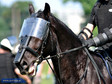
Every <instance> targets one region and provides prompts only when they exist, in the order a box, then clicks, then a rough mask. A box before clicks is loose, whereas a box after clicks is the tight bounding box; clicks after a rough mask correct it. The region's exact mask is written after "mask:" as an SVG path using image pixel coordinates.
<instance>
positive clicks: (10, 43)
mask: <svg viewBox="0 0 112 84" xmlns="http://www.w3.org/2000/svg"><path fill="white" fill-rule="evenodd" d="M16 43H17V38H16V37H15V36H9V37H7V38H4V39H3V40H2V41H1V43H0V45H1V46H3V47H5V48H8V49H9V50H10V51H12V50H13V49H14V46H15V45H16Z"/></svg>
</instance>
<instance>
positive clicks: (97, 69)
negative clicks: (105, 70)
mask: <svg viewBox="0 0 112 84" xmlns="http://www.w3.org/2000/svg"><path fill="white" fill-rule="evenodd" d="M49 33H50V35H51V37H53V35H52V32H51V31H50V28H49V27H48V30H47V31H46V34H45V37H44V38H43V42H42V45H41V53H40V54H38V53H37V51H38V50H36V51H35V50H33V49H32V48H30V47H28V46H27V45H25V44H23V45H21V46H20V49H19V52H21V50H24V51H28V52H30V53H31V54H33V55H34V56H36V57H38V58H37V60H36V62H37V64H40V63H41V62H42V61H43V60H46V61H47V63H48V65H49V67H50V68H51V70H52V71H53V73H54V75H55V76H56V78H57V81H58V82H59V83H60V84H63V82H62V80H61V77H58V76H57V74H56V72H55V70H54V69H53V68H52V67H51V65H50V63H49V61H48V59H51V58H54V57H57V58H58V65H60V61H59V59H60V57H61V56H62V54H65V53H66V54H67V53H70V52H73V51H77V50H79V49H84V51H85V52H86V53H87V55H88V59H90V60H91V62H92V64H93V66H94V68H95V70H96V72H97V76H98V79H99V83H100V84H101V79H100V77H101V78H102V80H103V82H104V84H106V83H105V80H104V77H103V75H102V73H101V72H100V70H99V68H98V66H97V64H96V62H95V61H94V59H93V57H92V56H91V55H90V53H89V51H88V49H87V48H86V46H87V45H84V44H83V45H82V46H80V47H77V48H73V49H70V50H68V51H65V52H59V53H57V54H56V55H53V56H50V57H43V56H42V54H43V50H44V48H45V46H46V42H47V38H48V35H49ZM29 40H30V37H27V36H26V40H24V41H25V42H28V41H29ZM52 44H53V43H52ZM17 58H18V57H17ZM21 58H22V56H20V58H19V60H20V59H21ZM15 61H18V60H16V59H15ZM88 64H89V61H88V60H87V62H86V67H85V71H84V73H83V75H82V76H81V77H80V80H79V81H78V82H77V83H76V84H80V83H81V80H82V79H83V78H84V77H85V76H86V74H87V68H88ZM59 73H61V72H60V66H59ZM59 75H60V74H59Z"/></svg>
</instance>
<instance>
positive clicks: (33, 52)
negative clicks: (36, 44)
mask: <svg viewBox="0 0 112 84" xmlns="http://www.w3.org/2000/svg"><path fill="white" fill-rule="evenodd" d="M22 48H24V49H26V51H29V52H30V53H31V54H33V55H34V56H36V57H38V56H39V54H38V53H37V52H36V51H34V50H33V49H32V48H30V47H28V46H22Z"/></svg>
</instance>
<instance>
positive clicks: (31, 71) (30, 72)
mask: <svg viewBox="0 0 112 84" xmlns="http://www.w3.org/2000/svg"><path fill="white" fill-rule="evenodd" d="M36 72H37V63H36V62H35V63H34V64H33V65H31V66H30V67H29V70H28V75H30V76H35V75H36Z"/></svg>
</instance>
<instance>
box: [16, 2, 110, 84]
mask: <svg viewBox="0 0 112 84" xmlns="http://www.w3.org/2000/svg"><path fill="white" fill-rule="evenodd" d="M29 12H30V15H31V16H32V17H36V18H42V19H44V20H46V21H49V22H50V24H49V25H48V26H49V28H48V31H46V33H45V35H44V38H42V39H40V38H36V37H33V36H30V37H27V36H26V37H27V39H26V37H25V38H24V37H23V38H22V39H21V42H27V45H25V43H23V44H20V50H19V52H18V53H19V54H17V56H16V58H15V63H16V65H17V67H18V68H19V69H20V70H21V72H24V73H28V71H29V74H33V73H34V72H35V68H36V64H38V63H41V61H42V60H44V59H46V57H47V56H48V55H50V56H54V57H52V58H51V59H52V62H53V66H54V71H55V72H56V79H58V80H57V83H58V84H76V83H77V84H78V81H79V80H81V76H82V75H83V74H84V76H83V77H82V80H81V81H80V84H100V83H101V84H104V83H103V81H102V78H101V75H99V77H98V75H97V71H96V69H95V68H94V66H93V64H92V62H91V60H88V55H87V54H86V52H85V51H84V49H83V48H81V49H79V50H76V51H73V52H69V53H65V54H59V53H61V52H65V51H68V50H70V49H73V48H77V47H78V48H79V47H80V46H82V43H81V42H80V40H79V39H78V37H77V36H76V35H75V34H74V33H73V32H72V31H71V30H70V29H69V28H68V27H67V26H66V25H65V24H64V23H63V22H61V21H60V20H59V19H57V18H56V17H55V16H53V14H51V12H50V6H49V4H47V3H46V4H45V8H44V10H43V11H38V12H37V13H35V11H34V7H33V5H31V4H30V6H29ZM74 24H75V23H74ZM38 31H39V30H38ZM23 45H25V46H24V47H23ZM26 46H28V47H26ZM22 51H24V53H23V54H22V55H21V52H22ZM35 52H36V53H35ZM37 53H38V54H37ZM91 55H92V57H93V58H94V60H95V62H96V64H97V66H98V68H99V69H100V72H101V73H102V75H103V78H104V80H105V82H106V84H111V83H112V80H111V78H110V77H109V74H108V72H107V70H106V67H105V64H104V62H103V61H102V59H101V58H100V57H99V56H97V55H96V54H94V53H91ZM85 68H86V72H85ZM98 78H100V79H98ZM99 80H101V82H99Z"/></svg>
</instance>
